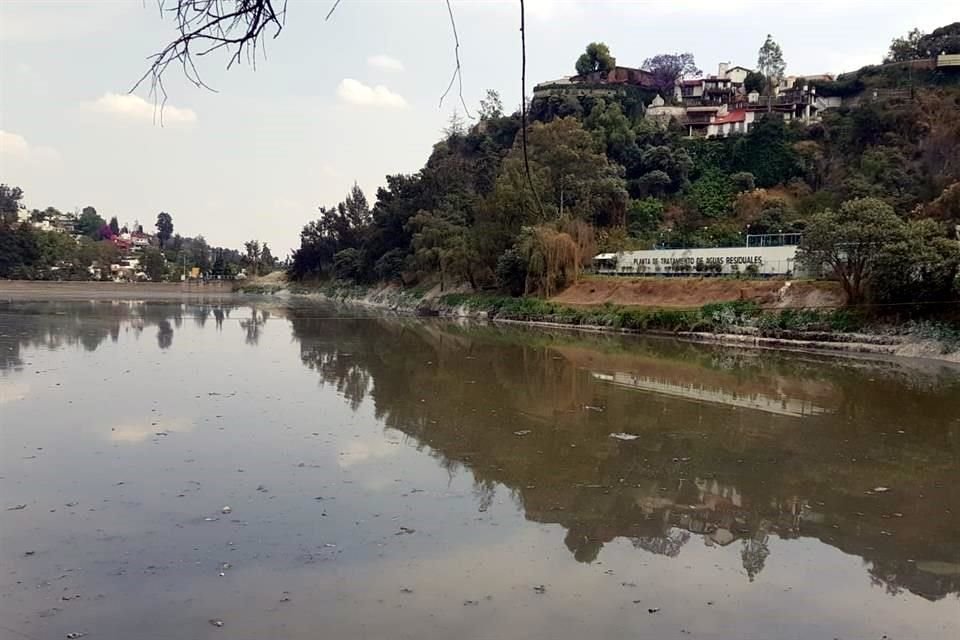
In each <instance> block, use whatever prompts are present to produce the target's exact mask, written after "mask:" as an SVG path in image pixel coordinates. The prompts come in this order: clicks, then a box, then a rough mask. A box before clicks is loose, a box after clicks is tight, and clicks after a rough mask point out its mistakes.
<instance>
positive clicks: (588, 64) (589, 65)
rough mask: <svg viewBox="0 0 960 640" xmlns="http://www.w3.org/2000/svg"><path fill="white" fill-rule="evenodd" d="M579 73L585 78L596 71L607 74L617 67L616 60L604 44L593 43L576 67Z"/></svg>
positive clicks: (589, 45)
mask: <svg viewBox="0 0 960 640" xmlns="http://www.w3.org/2000/svg"><path fill="white" fill-rule="evenodd" d="M574 66H575V67H576V70H577V73H578V74H579V75H581V76H585V75H588V74H591V73H594V72H596V71H599V72H601V73H606V72H607V71H610V70H611V69H613V68H614V67H615V66H617V61H616V59H615V58H614V57H613V56H612V55H610V48H609V47H608V46H607V45H606V44H604V43H602V42H591V43H590V44H588V45H587V49H586V51H585V52H584V53H582V54H580V57H579V58H577V63H576V65H574Z"/></svg>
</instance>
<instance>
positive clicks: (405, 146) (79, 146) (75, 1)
mask: <svg viewBox="0 0 960 640" xmlns="http://www.w3.org/2000/svg"><path fill="white" fill-rule="evenodd" d="M331 5H332V0H329V1H328V0H312V1H306V0H289V6H288V11H287V25H286V28H285V29H284V30H283V32H282V33H281V35H280V37H279V38H278V39H276V40H274V41H271V42H269V44H268V47H267V54H268V56H267V59H266V60H260V61H259V63H258V66H257V70H256V71H253V70H252V69H250V68H249V67H247V66H242V67H236V68H234V69H231V70H230V71H226V70H225V69H224V66H225V62H226V60H225V58H224V57H223V56H217V55H212V56H209V57H207V58H205V59H203V61H202V66H201V71H202V73H203V76H204V79H205V80H206V81H207V82H208V83H209V84H210V85H211V86H212V87H214V88H215V89H216V90H217V92H216V93H212V92H209V91H206V90H203V89H197V88H195V87H193V86H192V85H189V84H187V83H185V82H184V81H183V80H182V78H181V77H179V76H178V75H177V70H176V69H173V68H171V71H170V73H169V75H168V77H167V90H168V93H169V102H168V105H167V107H166V110H165V112H164V123H163V126H162V127H161V126H160V125H159V123H158V122H155V118H154V115H155V113H154V109H153V106H152V103H151V102H150V101H149V96H148V95H147V94H146V92H144V91H139V92H137V93H135V94H133V95H129V94H128V93H127V92H128V91H129V89H130V88H131V86H132V85H133V84H134V82H135V81H136V80H137V79H138V78H139V77H140V75H141V74H142V73H143V72H144V70H145V69H146V65H147V63H146V60H145V59H146V57H147V56H148V55H149V54H151V53H153V52H155V51H156V50H158V49H159V48H160V47H161V46H162V45H163V44H165V43H166V42H167V41H168V40H169V39H170V38H171V35H172V33H173V32H172V23H171V22H170V20H169V19H166V20H164V19H161V17H160V14H159V12H158V10H157V7H156V0H101V1H99V2H85V1H81V0H63V1H59V2H45V1H43V0H22V1H21V0H2V1H0V181H3V182H6V183H8V184H14V185H19V186H21V187H22V188H23V189H24V191H25V193H26V197H25V201H26V204H27V206H28V207H30V208H34V207H37V208H44V207H46V206H48V205H53V206H55V207H57V208H60V209H64V210H73V209H74V208H75V207H83V206H85V205H88V204H90V205H93V206H95V207H96V208H97V210H98V211H99V212H100V213H101V214H102V215H103V216H104V217H109V216H111V215H116V216H117V217H118V218H119V219H120V221H121V222H133V221H134V220H139V221H140V223H141V224H143V225H144V226H145V227H147V226H151V227H152V225H153V223H154V222H155V220H156V215H157V213H158V212H159V211H168V212H170V213H171V214H172V215H173V219H174V225H175V227H176V231H178V232H179V233H181V234H183V235H191V236H192V235H197V234H202V235H204V236H205V237H206V238H207V240H208V241H210V242H211V243H213V244H218V245H226V246H234V247H239V246H240V245H241V243H242V242H243V241H244V240H247V239H250V238H259V239H261V240H265V241H267V242H269V243H270V245H271V246H272V247H273V249H274V253H275V254H277V255H284V254H285V253H286V251H288V250H289V249H291V248H293V247H295V246H297V244H298V243H299V240H298V236H299V232H300V229H301V227H302V226H303V225H304V224H305V223H306V222H307V221H308V220H310V219H312V218H314V217H315V214H316V209H317V207H318V206H319V205H322V204H323V205H331V204H335V203H336V202H337V201H338V200H340V199H341V198H342V197H343V196H344V195H345V194H346V192H347V190H348V188H349V187H350V186H351V185H352V184H353V182H354V181H357V182H358V183H359V184H360V186H361V187H363V189H364V191H366V193H367V196H368V198H369V200H370V202H371V204H372V203H373V200H374V197H375V192H376V188H377V187H378V186H379V185H381V184H382V183H383V177H384V175H386V174H388V173H411V172H415V171H417V170H418V169H419V168H420V167H421V166H422V165H423V163H424V161H425V160H426V158H427V155H428V154H429V152H430V148H431V145H432V144H433V142H435V141H436V139H437V137H438V135H439V133H440V131H441V129H442V128H443V127H444V125H445V123H446V122H447V120H448V118H449V117H450V113H451V111H452V109H453V108H454V106H455V102H454V100H453V99H451V98H448V100H447V101H446V102H445V103H444V105H443V107H442V108H439V107H438V100H439V98H440V96H441V94H442V93H443V91H444V89H445V87H446V84H447V82H448V80H449V77H450V73H451V70H452V65H453V40H452V35H451V31H450V26H449V18H448V16H447V9H446V6H445V4H444V2H443V0H420V1H417V2H399V1H394V0H391V1H384V2H375V1H372V0H342V2H341V3H340V6H339V8H338V9H337V10H336V12H335V13H334V15H333V17H332V18H331V20H330V21H329V22H324V20H323V18H324V15H325V14H326V13H327V11H328V10H329V8H330V6H331ZM518 6H519V3H518V2H516V1H506V2H502V3H500V2H494V1H489V2H488V1H476V2H466V1H463V0H454V2H453V9H454V12H455V16H456V19H457V26H458V30H459V34H460V42H461V58H462V61H463V80H464V96H465V98H466V101H467V104H468V106H470V108H471V109H473V108H474V107H475V105H476V104H477V102H478V101H479V99H480V97H481V96H482V95H483V94H484V92H485V90H486V89H488V88H492V89H496V90H498V91H499V92H500V93H501V95H502V96H503V102H504V104H505V105H506V106H507V107H508V108H510V107H513V106H515V105H518V104H519V101H520V73H519V59H520V42H519V32H518V26H519V9H518ZM956 7H957V5H956V4H954V3H951V2H946V1H944V0H934V1H930V2H924V1H918V0H913V1H911V2H899V1H898V2H894V1H890V2H888V1H884V0H873V1H870V0H830V1H826V2H821V1H819V0H805V1H802V2H776V1H765V2H760V1H751V0H723V1H717V0H714V1H710V2H694V1H692V0H660V1H656V2H630V3H627V2H609V3H602V2H597V1H595V0H591V1H589V2H587V1H583V2H574V1H569V2H562V1H548V0H528V1H527V14H528V15H527V31H528V35H527V49H528V51H527V60H528V83H529V84H530V86H531V87H532V85H533V84H535V83H536V82H539V81H543V80H548V79H554V78H558V77H561V76H564V75H569V74H571V73H572V68H573V62H574V60H575V59H576V57H577V56H578V55H579V54H580V53H581V52H582V50H583V48H584V46H585V45H586V44H587V43H588V42H590V41H594V40H600V41H604V42H606V43H607V44H609V45H610V49H611V51H612V52H613V54H614V55H615V56H616V58H617V62H618V63H619V64H622V65H628V66H639V65H640V64H641V63H642V62H643V60H644V58H646V57H649V56H652V55H654V54H657V53H661V52H676V51H690V52H692V53H693V54H694V55H695V57H696V60H697V63H698V65H699V66H700V67H701V68H702V69H703V70H704V71H705V72H707V73H711V72H712V73H715V72H716V66H717V63H718V62H721V61H729V62H731V63H733V64H741V65H744V66H753V65H754V64H755V62H756V57H757V49H758V48H759V46H760V44H761V43H762V42H763V40H764V38H765V37H766V34H767V33H768V32H769V33H772V34H773V36H774V38H775V39H776V40H777V41H778V42H779V43H780V44H781V46H782V48H783V51H784V56H785V58H786V61H787V73H788V74H790V73H799V74H807V73H821V72H834V73H835V72H840V71H845V70H851V69H855V68H858V67H859V66H861V65H863V64H868V63H875V62H879V61H880V59H881V58H882V56H883V54H884V52H885V51H886V48H887V45H888V44H889V42H890V39H891V38H893V37H894V36H897V35H901V34H903V33H905V32H906V31H908V30H909V29H910V28H912V27H920V28H921V29H923V30H924V31H929V30H931V29H933V28H935V27H937V26H940V25H942V24H946V23H948V22H951V21H955V20H958V19H960V9H957V8H956ZM529 90H530V88H529V87H528V91H529Z"/></svg>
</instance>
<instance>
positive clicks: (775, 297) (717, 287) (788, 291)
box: [552, 276, 843, 309]
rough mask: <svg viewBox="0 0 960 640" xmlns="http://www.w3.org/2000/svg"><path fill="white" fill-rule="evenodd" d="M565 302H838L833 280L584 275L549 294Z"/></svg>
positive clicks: (784, 305)
mask: <svg viewBox="0 0 960 640" xmlns="http://www.w3.org/2000/svg"><path fill="white" fill-rule="evenodd" d="M552 300H553V301H554V302H561V303H563V304H570V305H584V306H589V305H601V304H607V303H610V304H615V305H622V306H628V307H659V308H673V309H686V308H695V307H700V306H703V305H705V304H709V303H711V302H730V301H733V300H752V301H754V302H756V303H757V304H759V305H761V306H764V307H769V308H788V307H833V306H840V305H842V304H843V291H842V289H841V288H840V287H839V286H838V285H837V283H835V282H813V281H806V280H804V281H786V280H733V279H728V278H619V277H601V276H597V277H588V278H584V279H582V280H581V281H580V282H578V283H576V284H574V285H573V286H571V287H569V288H568V289H566V290H564V291H563V292H561V293H559V294H558V295H556V296H554V297H553V298H552Z"/></svg>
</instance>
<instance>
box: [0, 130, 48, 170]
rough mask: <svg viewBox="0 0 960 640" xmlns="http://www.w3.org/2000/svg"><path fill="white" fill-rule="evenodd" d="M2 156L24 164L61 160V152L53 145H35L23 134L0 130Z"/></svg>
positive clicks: (5, 161) (6, 159)
mask: <svg viewBox="0 0 960 640" xmlns="http://www.w3.org/2000/svg"><path fill="white" fill-rule="evenodd" d="M0 158H2V159H3V163H4V166H6V163H7V162H10V163H11V164H13V163H17V164H22V165H42V166H49V165H51V164H55V163H58V162H60V153H59V152H57V150H56V149H54V148H53V147H43V146H35V145H32V144H30V143H29V142H27V139H26V138H24V137H23V136H20V135H17V134H15V133H10V132H9V131H3V130H0Z"/></svg>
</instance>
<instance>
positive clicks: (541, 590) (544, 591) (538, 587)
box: [533, 584, 547, 595]
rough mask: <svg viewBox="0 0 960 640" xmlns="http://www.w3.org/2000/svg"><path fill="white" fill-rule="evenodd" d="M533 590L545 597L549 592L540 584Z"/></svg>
mask: <svg viewBox="0 0 960 640" xmlns="http://www.w3.org/2000/svg"><path fill="white" fill-rule="evenodd" d="M533 590H534V592H536V593H539V594H541V595H543V594H544V593H546V592H547V588H546V587H545V586H543V585H542V584H538V585H537V586H535V587H534V588H533Z"/></svg>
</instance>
